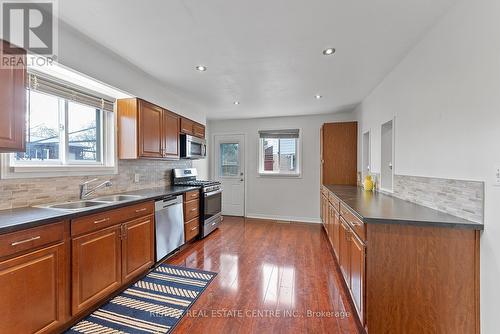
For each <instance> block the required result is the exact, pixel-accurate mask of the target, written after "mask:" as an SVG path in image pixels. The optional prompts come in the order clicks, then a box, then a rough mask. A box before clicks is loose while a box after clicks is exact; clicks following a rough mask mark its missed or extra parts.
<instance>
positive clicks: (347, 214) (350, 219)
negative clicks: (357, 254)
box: [340, 204, 366, 241]
mask: <svg viewBox="0 0 500 334" xmlns="http://www.w3.org/2000/svg"><path fill="white" fill-rule="evenodd" d="M340 215H341V216H342V217H343V218H344V219H345V221H346V222H347V223H348V224H349V225H350V226H351V228H352V229H353V230H354V232H356V234H357V235H358V237H359V238H360V239H361V240H362V241H365V240H366V225H365V224H364V223H363V222H362V221H361V220H360V219H359V218H358V217H356V216H354V214H352V213H351V211H349V209H347V208H346V206H345V205H344V204H340Z"/></svg>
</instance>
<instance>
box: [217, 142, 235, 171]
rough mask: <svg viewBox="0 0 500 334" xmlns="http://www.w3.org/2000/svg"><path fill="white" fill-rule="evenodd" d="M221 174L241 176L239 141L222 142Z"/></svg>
mask: <svg viewBox="0 0 500 334" xmlns="http://www.w3.org/2000/svg"><path fill="white" fill-rule="evenodd" d="M219 175H220V176H223V177H228V176H239V175H240V158H239V144H238V143H221V144H220V173H219Z"/></svg>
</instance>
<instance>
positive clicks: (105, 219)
mask: <svg viewBox="0 0 500 334" xmlns="http://www.w3.org/2000/svg"><path fill="white" fill-rule="evenodd" d="M107 221H109V218H103V219H99V220H96V221H94V224H100V223H105V222H107Z"/></svg>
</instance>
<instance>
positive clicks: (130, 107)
mask: <svg viewBox="0 0 500 334" xmlns="http://www.w3.org/2000/svg"><path fill="white" fill-rule="evenodd" d="M117 106H118V108H117V111H118V157H119V158H120V159H139V158H152V159H164V158H169V159H178V158H179V122H180V121H179V119H180V116H178V115H176V114H174V113H173V112H170V111H168V110H165V109H163V108H161V107H159V106H157V105H154V104H152V103H149V102H147V101H144V100H141V99H137V98H130V99H120V100H118V103H117Z"/></svg>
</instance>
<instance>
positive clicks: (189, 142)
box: [180, 134, 207, 159]
mask: <svg viewBox="0 0 500 334" xmlns="http://www.w3.org/2000/svg"><path fill="white" fill-rule="evenodd" d="M180 139H181V142H180V148H181V158H183V159H204V158H206V156H207V142H206V140H205V139H203V138H198V137H193V136H190V135H185V134H181V137H180Z"/></svg>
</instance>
